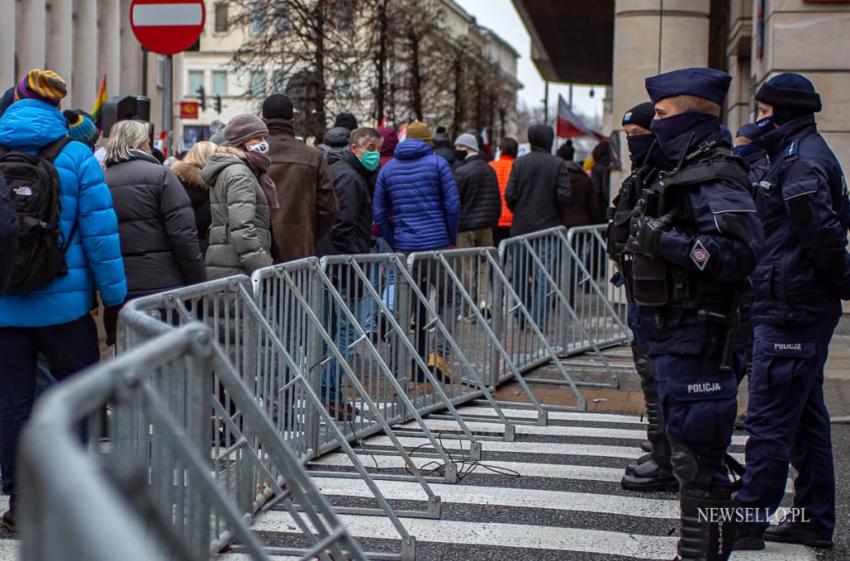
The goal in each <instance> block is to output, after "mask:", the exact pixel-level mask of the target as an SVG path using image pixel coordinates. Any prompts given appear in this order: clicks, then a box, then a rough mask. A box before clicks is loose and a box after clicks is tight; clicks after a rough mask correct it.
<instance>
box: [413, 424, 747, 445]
mask: <svg viewBox="0 0 850 561" xmlns="http://www.w3.org/2000/svg"><path fill="white" fill-rule="evenodd" d="M425 425H426V426H427V427H428V428H429V429H431V430H433V431H448V432H458V431H459V430H460V429H459V427H458V425H457V423H456V422H454V421H444V420H441V419H425ZM466 425H467V426H468V427H469V430H471V431H472V432H476V433H496V434H504V432H505V425H503V424H501V423H487V422H481V421H470V422H468V423H466ZM401 426H402V427H404V428H406V429H415V428H417V426H418V425H417V424H416V423H414V422H411V423H407V424H404V425H401ZM516 433H517V434H523V435H531V436H561V437H589V438H616V439H625V440H640V441H644V440H646V430H630V429H615V428H606V427H576V426H563V425H549V426H545V427H541V426H535V425H516ZM746 441H747V437H746V436H743V435H733V436H732V444H740V445H742V444H745V443H746Z"/></svg>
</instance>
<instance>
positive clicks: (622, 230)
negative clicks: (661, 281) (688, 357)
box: [607, 101, 679, 491]
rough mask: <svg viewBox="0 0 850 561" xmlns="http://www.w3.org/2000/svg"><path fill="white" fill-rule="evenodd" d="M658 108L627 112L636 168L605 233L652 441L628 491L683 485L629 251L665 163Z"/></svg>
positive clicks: (627, 481)
mask: <svg viewBox="0 0 850 561" xmlns="http://www.w3.org/2000/svg"><path fill="white" fill-rule="evenodd" d="M654 114H655V109H654V107H653V105H652V103H651V102H649V101H647V102H644V103H641V104H638V105H636V106H634V107H632V108H631V109H629V110H628V111H626V113H625V115H623V130H624V131H625V133H626V142H627V143H628V146H629V156H630V158H631V162H632V173H631V174H630V175H629V176H628V177H627V178H626V179H625V181H623V184H622V185H621V186H620V191H619V193H618V194H617V196H616V197H615V198H614V201H613V207H611V208H610V209H609V211H608V212H609V215H610V222H609V224H608V233H607V239H608V254H609V256H610V258H611V259H612V260H613V261H615V262H616V263H617V268H618V270H619V272H620V275H621V278H622V279H623V281H624V282H625V285H626V295H627V297H628V300H629V304H628V321H629V327H630V328H631V330H632V336H633V338H632V344H631V347H632V356H633V357H634V361H635V370H636V371H637V373H638V376H640V385H641V390H643V399H644V404H645V405H646V416H647V419H648V421H649V424H648V426H647V430H646V435H647V440H648V442H649V447H648V448H649V449H648V450H647V452H648V453H647V454H645V455H643V456H641V457H640V458H638V459H637V461H636V462H635V463H633V464H630V465H628V466H627V467H626V474H625V476H624V477H623V479H622V481H621V485H622V487H623V489H627V490H629V491H676V490H678V489H679V483H678V482H677V481H676V478H675V477H673V470H672V468H671V467H670V444H669V443H668V442H667V437H666V436H665V434H664V422H663V420H662V415H661V405H660V403H659V402H658V389H657V388H656V385H655V377H654V376H653V374H652V364H651V363H650V360H649V357H648V356H647V354H646V351H647V349H646V342H645V341H644V340H643V338H642V337H641V333H640V308H639V307H638V306H637V304H636V303H635V301H634V298H633V297H632V289H631V255H630V254H629V253H627V252H626V251H625V246H626V242H627V241H628V239H629V235H630V224H629V223H630V220H631V216H632V212H633V211H634V208H635V206H636V204H637V202H638V200H639V199H640V197H641V195H642V193H643V190H644V188H645V187H647V186H648V185H651V184H652V183H653V182H654V181H655V179H656V178H657V177H658V172H659V171H660V170H661V168H662V167H663V163H662V161H661V160H662V159H661V158H660V157H659V154H660V153H659V151H658V150H657V149H653V148H654V146H655V136H654V135H653V134H652V131H651V130H650V126H651V124H652V117H653V115H654Z"/></svg>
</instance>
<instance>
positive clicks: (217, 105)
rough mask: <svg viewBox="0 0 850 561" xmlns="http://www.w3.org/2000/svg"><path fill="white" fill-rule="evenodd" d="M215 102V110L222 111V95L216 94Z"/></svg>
mask: <svg viewBox="0 0 850 561" xmlns="http://www.w3.org/2000/svg"><path fill="white" fill-rule="evenodd" d="M213 103H214V104H215V112H216V113H221V96H220V95H217V96H215V100H214V102H213Z"/></svg>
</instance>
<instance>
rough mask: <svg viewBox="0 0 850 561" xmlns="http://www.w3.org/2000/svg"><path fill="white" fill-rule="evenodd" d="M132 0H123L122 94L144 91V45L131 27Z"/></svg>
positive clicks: (135, 93)
mask: <svg viewBox="0 0 850 561" xmlns="http://www.w3.org/2000/svg"><path fill="white" fill-rule="evenodd" d="M130 1H131V0H121V31H120V33H121V89H120V93H121V94H126V95H140V94H141V93H142V46H141V45H140V44H139V42H138V41H137V40H136V36H135V35H133V30H132V29H130Z"/></svg>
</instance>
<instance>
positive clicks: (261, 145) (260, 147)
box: [248, 140, 269, 154]
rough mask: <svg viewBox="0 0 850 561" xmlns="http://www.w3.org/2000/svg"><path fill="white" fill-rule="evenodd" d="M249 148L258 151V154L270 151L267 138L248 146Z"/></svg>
mask: <svg viewBox="0 0 850 561" xmlns="http://www.w3.org/2000/svg"><path fill="white" fill-rule="evenodd" d="M248 150H250V151H251V152H257V153H258V154H268V152H269V143H268V142H266V141H265V140H263V141H261V142H258V143H257V144H254V145H253V146H248Z"/></svg>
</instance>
